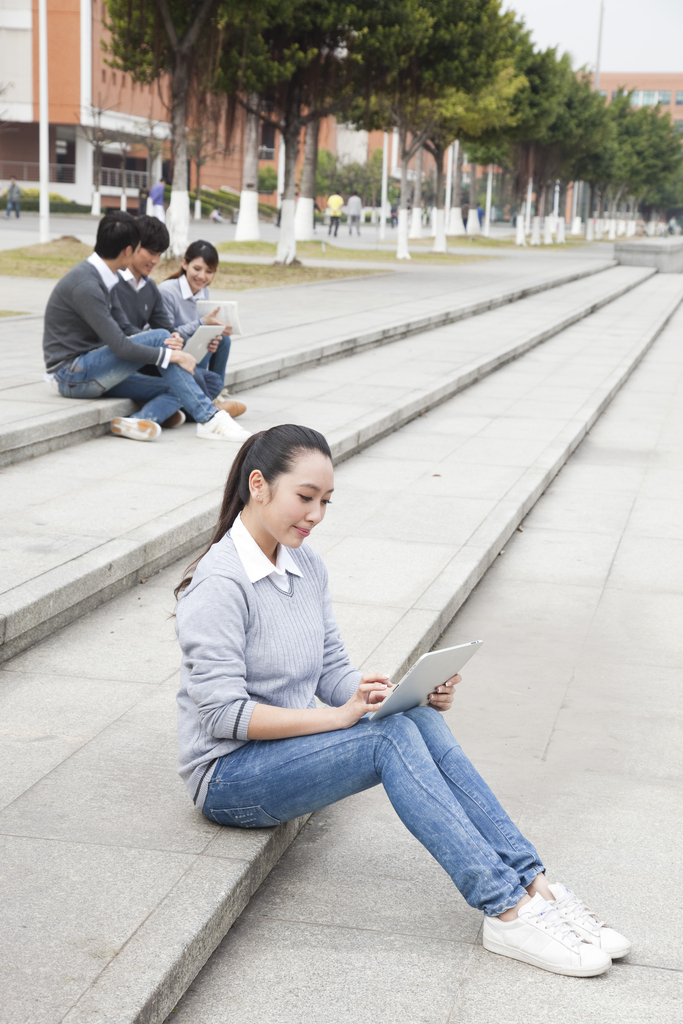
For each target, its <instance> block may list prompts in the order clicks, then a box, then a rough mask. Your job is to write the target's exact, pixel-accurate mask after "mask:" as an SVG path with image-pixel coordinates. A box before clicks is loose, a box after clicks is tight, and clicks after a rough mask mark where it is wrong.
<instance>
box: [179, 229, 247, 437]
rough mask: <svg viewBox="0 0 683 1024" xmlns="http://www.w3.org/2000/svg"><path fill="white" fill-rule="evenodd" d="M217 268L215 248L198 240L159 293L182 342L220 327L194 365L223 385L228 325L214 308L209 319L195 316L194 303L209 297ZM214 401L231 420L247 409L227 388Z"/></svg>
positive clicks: (189, 248) (227, 348)
mask: <svg viewBox="0 0 683 1024" xmlns="http://www.w3.org/2000/svg"><path fill="white" fill-rule="evenodd" d="M217 269H218V253H217V251H216V249H215V248H214V246H213V245H211V242H205V241H203V240H202V239H199V241H197V242H192V243H191V244H190V245H189V246H188V247H187V251H186V252H185V255H184V256H183V261H182V264H181V266H180V270H177V271H176V273H175V274H171V275H170V276H169V277H167V278H166V280H165V281H162V282H161V284H160V285H159V291H160V293H161V297H162V299H163V302H164V307H165V309H166V313H167V315H168V317H169V320H170V321H171V323H172V325H173V329H174V330H175V331H177V333H178V334H179V335H180V336H181V338H182V339H183V341H187V340H188V338H191V337H192V335H193V334H194V333H195V331H196V330H197V328H198V327H201V326H203V325H206V324H212V325H215V326H216V327H221V328H223V330H222V331H221V333H220V334H219V335H218V336H217V338H216V340H215V341H214V342H212V343H211V345H210V346H209V351H208V352H207V354H206V355H205V356H204V358H203V359H202V360H201V362H200V363H198V364H197V365H198V366H199V367H200V368H201V369H207V370H211V372H212V373H217V374H218V376H219V377H220V379H221V381H223V383H225V370H226V367H227V365H228V357H229V355H230V325H229V324H224V323H223V322H222V320H220V319H219V318H218V317H217V316H216V313H217V312H218V309H219V307H216V309H215V310H214V311H213V312H212V313H210V314H209V315H208V316H199V315H198V314H197V301H198V300H199V299H208V298H209V285H210V284H211V282H212V280H213V278H214V275H215V273H216V270H217ZM217 401H220V403H221V406H220V407H221V409H225V411H226V412H227V413H229V414H230V415H231V416H232V417H236V416H241V415H242V413H243V412H245V411H246V408H247V407H246V405H245V404H244V402H238V401H237V400H236V399H234V398H231V397H230V395H229V394H228V390H227V388H224V389H223V390H222V391H221V393H220V395H218V397H217Z"/></svg>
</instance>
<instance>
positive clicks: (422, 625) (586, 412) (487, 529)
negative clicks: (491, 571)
mask: <svg viewBox="0 0 683 1024" xmlns="http://www.w3.org/2000/svg"><path fill="white" fill-rule="evenodd" d="M681 301H683V295H681V296H679V297H678V298H676V299H675V300H674V301H672V302H670V303H669V306H668V307H667V308H666V309H665V311H664V312H663V314H662V316H661V317H660V318H659V319H658V321H657V322H656V323H655V325H654V326H653V327H652V328H651V329H650V330H649V331H648V333H647V334H646V335H645V336H644V337H643V338H642V339H641V341H639V342H638V344H637V345H635V346H634V347H633V348H632V350H631V352H630V353H629V355H628V356H627V357H626V358H625V359H623V360H622V362H621V363H620V364H619V365H618V366H617V367H616V368H615V369H614V371H613V373H612V374H611V375H610V378H609V380H608V381H607V383H606V384H605V385H604V386H603V388H602V389H601V391H600V392H599V393H598V394H597V395H596V396H595V397H594V398H593V399H592V400H591V402H589V403H587V404H586V405H585V406H584V408H583V409H582V410H581V412H580V413H579V414H578V415H577V416H576V417H575V418H574V420H573V421H572V422H570V423H569V424H568V425H567V427H566V428H565V430H564V431H563V433H562V435H561V436H560V437H559V438H556V439H555V440H554V441H553V442H552V443H551V444H550V445H549V446H548V447H547V448H546V450H545V451H544V452H543V453H542V454H541V456H539V458H538V459H537V460H536V461H535V463H534V464H533V465H532V466H531V467H530V468H529V470H528V471H527V472H526V473H525V474H524V476H523V477H522V479H521V480H520V481H519V482H518V483H517V484H516V485H515V486H514V487H513V488H512V489H511V490H510V491H509V492H508V494H507V495H506V496H505V498H504V499H503V500H502V501H501V502H500V503H499V504H498V506H497V507H496V508H495V509H494V510H493V512H491V514H490V515H489V516H487V517H486V519H485V520H484V521H483V523H482V524H481V525H480V526H479V528H478V529H477V530H476V531H475V532H474V534H473V535H472V537H471V538H470V541H469V542H468V544H466V545H465V547H464V548H463V549H462V550H461V551H460V552H459V554H458V555H457V556H456V557H455V558H454V559H453V560H452V561H451V563H450V564H449V565H448V566H447V567H446V568H445V569H444V570H443V571H442V572H441V573H440V574H439V576H438V577H437V578H436V579H435V580H434V582H433V583H432V584H431V585H430V586H429V587H427V589H426V590H425V592H424V593H423V595H422V597H421V598H419V599H418V601H417V602H416V603H415V605H414V607H413V608H412V609H411V610H410V611H409V612H407V613H406V615H405V616H404V617H403V619H402V620H401V622H399V623H398V624H397V625H396V626H395V628H394V629H393V630H392V632H391V633H390V634H389V635H388V636H387V637H386V638H385V640H384V641H383V642H382V643H381V644H379V645H378V647H377V648H376V649H375V650H374V651H373V652H372V654H371V655H370V656H369V658H368V659H366V662H365V663H366V664H368V663H369V661H372V662H373V664H376V663H377V662H378V659H379V660H380V661H381V663H382V664H384V665H386V666H387V671H388V672H389V673H390V674H391V675H394V676H397V675H400V674H401V673H402V672H403V671H405V669H406V668H407V667H408V665H409V664H410V663H411V661H412V660H413V659H414V658H415V657H417V656H418V655H419V654H421V653H423V652H424V651H426V650H429V649H430V648H431V647H432V646H433V644H434V642H435V641H436V640H437V639H438V638H439V636H440V635H441V633H442V632H443V629H444V628H445V626H446V625H447V624H448V623H449V622H450V620H451V619H452V617H453V615H454V614H455V613H456V612H457V611H458V609H459V608H460V607H461V605H462V604H463V603H464V602H465V600H466V599H467V597H468V596H469V594H470V593H471V592H472V590H473V589H474V587H475V586H476V585H477V583H478V582H479V580H480V579H481V578H482V576H483V575H484V573H485V572H486V570H487V569H488V567H489V566H490V565H491V563H492V562H493V561H494V560H495V558H496V557H497V556H498V554H499V553H500V551H501V548H502V547H503V545H504V544H505V542H506V541H507V540H508V539H509V537H510V536H511V535H512V533H513V532H514V530H515V529H516V528H517V526H518V525H519V523H520V522H521V520H522V519H523V518H524V516H525V515H526V514H527V513H528V512H529V511H530V509H531V508H532V507H533V505H534V504H535V503H536V501H537V500H538V498H539V497H540V496H541V494H542V493H543V491H544V490H545V489H546V488H547V486H548V485H549V483H550V482H551V481H552V480H553V478H554V477H555V476H556V475H557V474H558V473H559V471H560V469H561V468H562V466H563V465H564V464H565V462H566V461H567V459H568V458H569V456H570V455H571V454H572V452H573V451H574V450H575V449H576V448H577V446H578V445H579V444H580V442H581V440H582V439H583V438H584V437H585V435H586V434H587V433H588V431H589V430H590V429H591V427H592V426H593V425H594V423H595V422H596V420H597V419H598V418H599V417H600V415H601V414H602V412H603V411H604V410H605V409H606V408H607V406H608V405H609V403H610V402H611V401H612V399H613V398H614V396H615V395H616V394H617V392H618V391H619V390H620V389H621V387H622V386H623V385H624V384H625V382H626V381H627V380H628V378H629V377H630V375H631V374H632V373H633V371H634V370H635V369H636V367H637V366H638V364H639V363H640V362H641V360H642V359H643V357H644V356H645V355H646V353H647V352H648V350H649V349H650V347H651V346H652V345H653V344H654V342H655V340H656V339H657V337H658V336H659V334H660V333H661V331H662V330H663V329H664V327H665V326H666V324H667V323H668V321H669V320H670V318H671V317H672V315H673V314H674V312H675V311H676V309H677V308H678V306H679V305H680V304H681ZM306 820H307V819H305V818H300V819H297V821H294V822H289V823H288V824H287V825H281V826H278V827H277V828H274V829H272V830H270V829H267V830H266V829H264V830H263V831H262V832H261V833H259V836H258V841H259V844H260V845H259V847H258V850H257V852H256V853H255V854H254V855H253V856H252V857H251V859H250V860H249V861H245V860H240V859H238V858H234V859H233V858H231V857H226V858H224V859H222V861H221V864H222V866H223V875H222V878H223V882H222V885H221V886H215V885H214V886H212V885H211V884H210V883H211V878H210V874H211V866H210V865H207V864H206V863H203V864H202V863H200V861H201V860H202V858H199V857H198V858H197V860H196V861H195V863H194V864H193V865H192V866H191V867H190V868H189V869H188V871H187V872H186V873H185V875H184V876H183V878H182V879H181V880H180V881H179V882H177V883H176V885H174V886H173V888H172V889H171V890H170V892H169V893H168V894H167V896H166V899H165V900H164V902H163V903H162V904H161V905H160V906H159V907H158V908H157V909H156V910H155V911H154V912H153V913H152V914H151V915H150V917H149V918H148V919H147V920H146V921H145V922H144V924H143V925H142V926H141V928H140V929H138V931H137V932H136V933H135V935H133V936H132V937H131V938H130V939H129V940H128V942H127V943H126V945H125V946H124V948H123V950H122V951H121V952H120V953H119V954H117V956H116V957H115V958H114V959H113V960H112V961H111V962H110V963H109V964H108V965H107V967H106V968H105V969H104V970H103V971H102V974H101V975H100V977H99V979H98V980H97V982H96V983H95V984H94V985H93V986H92V987H91V988H90V989H89V990H88V991H87V992H86V993H85V994H84V995H83V997H82V998H81V999H80V1000H79V1002H78V1003H77V1004H76V1005H75V1006H74V1007H73V1008H72V1009H71V1011H70V1012H69V1013H68V1014H67V1015H66V1016H65V1017H64V1018H63V1020H64V1024H86V1022H90V1021H92V1020H93V1019H96V1020H97V1021H98V1022H100V1024H161V1022H162V1021H164V1020H165V1018H166V1016H167V1015H168V1014H169V1013H170V1012H171V1010H172V1009H173V1007H174V1006H175V1005H176V1003H177V1002H178V1000H179V999H180V997H181V996H182V994H183V993H184V992H185V991H186V990H187V988H188V987H189V985H190V984H191V982H192V980H193V979H194V978H195V977H196V975H197V974H198V973H199V971H200V970H201V968H202V967H203V966H204V964H205V963H206V961H207V960H208V958H209V957H210V955H211V953H212V952H213V950H214V949H215V948H216V946H217V945H218V943H219V942H220V941H221V939H222V938H223V936H224V935H225V933H226V932H227V931H228V929H229V928H230V926H231V924H232V923H233V922H234V921H235V919H236V918H237V917H238V915H239V914H240V913H241V911H242V909H243V908H244V906H246V903H247V902H248V899H249V897H250V895H252V894H253V893H254V892H255V890H256V889H257V887H258V885H259V884H260V883H261V881H262V880H263V878H264V877H265V875H266V874H267V873H268V871H270V870H271V868H272V867H274V865H275V864H276V863H277V860H278V859H279V858H280V856H281V855H282V854H283V853H284V851H285V850H286V849H287V847H288V846H289V844H290V843H291V842H292V840H293V839H294V838H295V837H296V835H297V833H298V832H299V830H300V828H301V827H302V826H303V825H304V824H305V821H306ZM205 860H206V859H205ZM162 961H165V963H164V966H163V968H161V970H162V971H163V973H162V975H161V977H159V976H158V974H155V967H156V966H157V965H159V964H160V963H161V962H162ZM150 965H153V966H150ZM133 979H134V981H133Z"/></svg>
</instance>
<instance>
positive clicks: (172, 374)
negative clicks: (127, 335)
mask: <svg viewBox="0 0 683 1024" xmlns="http://www.w3.org/2000/svg"><path fill="white" fill-rule="evenodd" d="M167 337H168V331H164V330H156V331H146V332H145V333H144V334H137V335H136V336H135V341H136V342H137V343H138V344H139V345H149V346H150V347H151V348H161V347H163V344H164V340H165V339H166V338H167ZM143 365H147V364H140V363H133V362H130V361H129V360H127V359H121V358H120V357H119V356H117V355H115V353H114V352H112V350H111V349H110V348H109V346H107V345H103V346H102V347H101V348H95V349H91V350H90V352H83V353H81V355H79V356H76V358H75V359H73V360H72V361H71V362H70V363H68V364H67V365H66V366H62V367H61V368H60V369H59V370H57V372H56V373H55V380H56V381H57V385H58V387H59V393H60V394H61V395H62V396H63V397H64V398H86V399H88V398H90V399H92V398H102V397H106V398H132V399H133V400H134V401H136V402H143V403H144V404H143V407H142V409H140V411H139V412H137V413H133V418H134V419H149V420H154V421H155V422H156V423H163V422H164V420H167V419H168V418H169V417H170V416H172V415H173V413H174V412H177V411H178V409H180V408H183V409H185V410H186V411H187V412H188V413H189V414H190V415H191V416H192V417H193V418H194V419H195V420H196V421H197V423H206V421H207V420H210V419H212V418H213V417H214V416H215V415H216V406H215V405H213V404H212V403H211V401H210V400H209V398H208V397H207V395H205V394H204V393H203V391H202V390H201V388H200V387H199V385H198V384H197V382H196V381H195V379H194V377H193V376H192V374H191V373H188V372H187V371H186V370H183V369H182V367H180V366H179V365H178V364H177V363H170V364H169V365H168V366H167V367H166V368H165V369H162V368H159V373H160V374H161V376H160V377H148V376H146V375H145V374H143V373H140V372H138V371H139V370H140V369H141V368H142V366H143Z"/></svg>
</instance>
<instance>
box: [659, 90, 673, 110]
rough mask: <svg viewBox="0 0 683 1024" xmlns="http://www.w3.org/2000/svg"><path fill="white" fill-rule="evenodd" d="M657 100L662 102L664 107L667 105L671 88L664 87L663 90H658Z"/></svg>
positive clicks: (669, 100)
mask: <svg viewBox="0 0 683 1024" xmlns="http://www.w3.org/2000/svg"><path fill="white" fill-rule="evenodd" d="M659 102H660V103H663V104H664V106H665V107H668V106H669V104H670V103H671V90H670V89H665V90H664V92H662V90H661V89H660V90H659Z"/></svg>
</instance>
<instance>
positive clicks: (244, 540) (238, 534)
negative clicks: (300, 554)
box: [228, 513, 302, 583]
mask: <svg viewBox="0 0 683 1024" xmlns="http://www.w3.org/2000/svg"><path fill="white" fill-rule="evenodd" d="M228 536H229V537H230V539H231V540H232V542H233V544H234V545H235V548H236V549H237V554H238V555H239V556H240V561H241V563H242V565H243V566H244V571H245V572H246V574H247V576H248V577H249V580H250V582H251V583H256V582H257V581H258V580H262V579H264V578H265V577H266V576H273V575H275V574H277V575H278V576H285V575H286V574H287V573H288V572H291V573H293V574H294V575H295V576H301V575H302V573H301V570H300V569H299V567H298V565H297V564H296V562H295V561H294V559H293V558H292V556H291V554H290V552H289V548H286V547H284V546H283V545H282V544H278V549H277V559H276V562H275V565H273V563H272V562H271V560H270V559H269V558H268V556H267V555H264V553H263V552H262V551H261V548H260V547H259V546H258V544H257V543H256V541H255V540H254V538H253V537H252V535H251V534H250V533H249V530H248V529H247V528H246V526H245V525H244V523H243V522H242V513H240V514H239V515H238V517H237V519H236V520H235V522H234V523H233V524H232V526H231V527H230V529H229V530H228Z"/></svg>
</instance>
